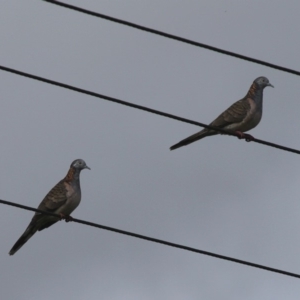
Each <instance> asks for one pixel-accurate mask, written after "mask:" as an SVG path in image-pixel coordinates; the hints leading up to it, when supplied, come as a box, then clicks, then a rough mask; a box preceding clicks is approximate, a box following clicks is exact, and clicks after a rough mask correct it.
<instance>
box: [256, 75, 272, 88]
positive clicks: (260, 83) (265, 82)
mask: <svg viewBox="0 0 300 300" xmlns="http://www.w3.org/2000/svg"><path fill="white" fill-rule="evenodd" d="M254 83H256V84H257V85H258V86H259V87H260V88H262V89H264V88H265V87H266V86H271V87H274V86H273V85H272V84H271V83H270V82H269V79H268V78H267V77H264V76H261V77H258V78H256V79H255V80H254Z"/></svg>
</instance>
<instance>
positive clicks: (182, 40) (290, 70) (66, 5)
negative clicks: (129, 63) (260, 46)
mask: <svg viewBox="0 0 300 300" xmlns="http://www.w3.org/2000/svg"><path fill="white" fill-rule="evenodd" d="M43 1H45V2H48V3H51V4H55V5H59V6H62V7H65V8H68V9H72V10H75V11H78V12H81V13H84V14H87V15H91V16H94V17H98V18H102V19H105V20H108V21H111V22H115V23H119V24H122V25H126V26H130V27H133V28H136V29H139V30H143V31H146V32H150V33H153V34H157V35H160V36H164V37H166V38H169V39H173V40H176V41H179V42H183V43H186V44H190V45H193V46H197V47H201V48H204V49H207V50H210V51H215V52H218V53H222V54H225V55H229V56H233V57H236V58H240V59H243V60H246V61H251V62H253V63H257V64H260V65H263V66H266V67H269V68H273V69H276V70H280V71H283V72H287V73H291V74H294V75H298V76H300V72H299V71H296V70H293V69H289V68H285V67H281V66H278V65H275V64H272V63H269V62H266V61H263V60H259V59H256V58H252V57H249V56H245V55H242V54H238V53H235V52H231V51H227V50H224V49H220V48H216V47H213V46H210V45H207V44H203V43H199V42H196V41H193V40H189V39H186V38H183V37H180V36H177V35H173V34H169V33H166V32H163V31H160V30H156V29H152V28H149V27H145V26H142V25H138V24H135V23H132V22H128V21H124V20H121V19H118V18H114V17H110V16H107V15H104V14H100V13H97V12H94V11H91V10H87V9H84V8H81V7H78V6H74V5H70V4H67V3H63V2H60V1H54V0H43Z"/></svg>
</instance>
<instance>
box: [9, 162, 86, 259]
mask: <svg viewBox="0 0 300 300" xmlns="http://www.w3.org/2000/svg"><path fill="white" fill-rule="evenodd" d="M83 169H89V170H90V168H89V167H88V166H87V165H86V163H85V161H84V160H82V159H76V160H74V161H73V162H72V163H71V166H70V169H69V171H68V173H67V175H66V177H65V178H64V179H62V180H61V181H60V182H59V183H58V184H57V185H55V186H54V187H53V188H52V190H50V192H49V193H48V194H47V195H46V197H45V198H44V199H43V201H42V202H41V203H40V205H39V207H38V209H40V210H44V211H47V212H52V213H55V214H59V215H60V216H61V218H59V217H54V216H50V215H46V214H41V213H39V212H36V213H35V214H34V216H33V218H32V220H31V222H30V223H29V225H28V227H27V228H26V230H25V232H24V233H23V234H22V235H21V237H20V238H19V239H18V240H17V242H16V243H15V244H14V246H13V247H12V248H11V250H10V251H9V255H13V254H15V253H16V252H17V251H18V250H19V249H20V248H21V247H22V246H23V245H24V244H25V243H26V242H27V241H28V240H29V239H30V238H31V237H32V236H33V235H34V234H35V233H36V232H37V231H41V230H43V229H45V228H48V227H49V226H51V225H53V224H54V223H56V222H57V221H59V220H61V219H62V218H65V219H66V220H68V219H69V220H70V219H72V218H71V217H70V214H71V213H72V212H73V210H74V209H75V208H76V207H77V206H78V205H79V203H80V200H81V190H80V182H79V174H80V172H81V170H83Z"/></svg>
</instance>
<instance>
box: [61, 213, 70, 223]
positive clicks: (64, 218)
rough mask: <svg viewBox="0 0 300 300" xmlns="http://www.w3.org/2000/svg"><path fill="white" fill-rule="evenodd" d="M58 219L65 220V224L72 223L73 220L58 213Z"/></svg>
mask: <svg viewBox="0 0 300 300" xmlns="http://www.w3.org/2000/svg"><path fill="white" fill-rule="evenodd" d="M59 216H60V219H61V220H65V221H66V222H71V221H73V218H72V217H71V216H66V215H64V214H63V213H59Z"/></svg>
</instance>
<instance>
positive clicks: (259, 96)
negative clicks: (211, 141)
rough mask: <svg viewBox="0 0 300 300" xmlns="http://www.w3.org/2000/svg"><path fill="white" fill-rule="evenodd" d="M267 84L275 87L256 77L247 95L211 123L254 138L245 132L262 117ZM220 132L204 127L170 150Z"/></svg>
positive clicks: (267, 81) (266, 80)
mask: <svg viewBox="0 0 300 300" xmlns="http://www.w3.org/2000/svg"><path fill="white" fill-rule="evenodd" d="M267 86H271V87H274V86H273V85H272V84H271V83H270V82H269V80H268V78H266V77H258V78H256V79H255V80H254V81H253V83H252V85H251V86H250V89H249V91H248V93H247V95H246V96H245V97H244V98H243V99H241V100H239V101H237V102H235V103H234V104H232V105H231V106H230V107H229V108H227V109H226V110H225V111H224V112H223V113H221V114H220V115H219V116H218V117H217V118H216V119H215V120H214V121H213V122H211V123H210V124H209V125H210V126H213V127H217V128H220V129H224V130H228V131H230V132H233V133H237V134H238V135H239V136H240V138H244V137H248V138H249V139H251V138H253V137H252V136H250V135H245V134H244V133H243V132H245V131H248V130H250V129H252V128H254V127H255V126H256V125H257V124H258V123H259V122H260V120H261V117H262V104H263V90H264V88H265V87H267ZM219 133H220V132H218V131H215V130H212V129H207V128H204V129H203V130H201V131H199V132H197V133H195V134H193V135H191V136H189V137H188V138H186V139H184V140H182V141H180V142H179V143H177V144H175V145H173V146H172V147H170V150H174V149H177V148H179V147H182V146H186V145H188V144H190V143H193V142H195V141H198V140H200V139H202V138H204V137H206V136H210V135H215V134H219Z"/></svg>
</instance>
